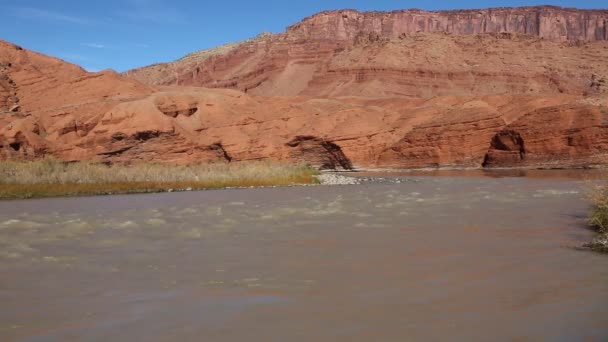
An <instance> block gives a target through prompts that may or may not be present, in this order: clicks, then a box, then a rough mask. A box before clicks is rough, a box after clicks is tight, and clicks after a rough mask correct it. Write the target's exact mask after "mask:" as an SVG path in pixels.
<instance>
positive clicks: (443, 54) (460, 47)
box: [124, 7, 608, 98]
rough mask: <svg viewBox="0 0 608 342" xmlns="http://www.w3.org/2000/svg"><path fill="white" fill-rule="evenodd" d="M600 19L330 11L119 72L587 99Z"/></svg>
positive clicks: (601, 72) (601, 44)
mask: <svg viewBox="0 0 608 342" xmlns="http://www.w3.org/2000/svg"><path fill="white" fill-rule="evenodd" d="M607 21H608V11H607V10H573V9H562V8H557V7H526V8H505V9H488V10H467V11H442V12H425V11H418V10H408V11H395V12H357V11H353V10H343V11H331V12H323V13H320V14H317V15H314V16H312V17H310V18H307V19H304V20H303V21H302V22H300V23H298V24H296V25H294V26H291V27H289V28H288V29H287V31H286V32H285V33H281V34H274V35H273V34H265V35H261V36H259V37H256V38H254V39H251V40H248V41H245V42H241V43H238V44H230V45H227V46H224V47H221V48H216V49H212V50H204V51H199V52H196V53H193V54H191V55H188V56H186V57H184V58H183V59H180V60H178V61H175V62H171V63H161V64H156V65H153V66H149V67H144V68H140V69H136V70H131V71H128V72H126V73H124V75H125V76H127V77H131V78H134V79H136V80H139V81H141V82H143V83H146V84H153V85H193V86H203V87H210V88H229V89H238V90H241V91H244V92H247V93H251V94H255V95H263V96H296V95H308V96H315V97H335V96H367V97H395V96H404V97H425V98H430V97H433V96H438V95H439V96H441V95H465V94H474V95H481V96H483V95H491V94H503V93H510V94H512V93H518V94H527V93H535V94H561V93H566V94H578V95H587V94H594V93H598V92H601V91H605V85H600V84H599V83H598V82H597V81H598V80H602V79H603V80H606V79H608V65H607V63H605V61H606V59H607V58H608V40H607V37H606V22H607ZM592 84H593V85H592Z"/></svg>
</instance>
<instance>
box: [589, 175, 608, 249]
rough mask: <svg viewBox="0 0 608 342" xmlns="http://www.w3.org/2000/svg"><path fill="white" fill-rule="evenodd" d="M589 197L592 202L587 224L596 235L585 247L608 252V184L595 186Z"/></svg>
mask: <svg viewBox="0 0 608 342" xmlns="http://www.w3.org/2000/svg"><path fill="white" fill-rule="evenodd" d="M589 197H590V199H591V203H592V204H591V211H590V213H589V225H591V226H592V227H593V228H594V229H596V230H597V232H598V235H597V236H596V237H595V238H594V239H593V241H591V243H589V244H587V245H586V247H589V248H591V249H593V250H595V251H598V252H603V253H608V185H601V186H595V187H594V188H593V189H592V190H591V191H590V195H589Z"/></svg>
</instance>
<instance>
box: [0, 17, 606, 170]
mask: <svg viewBox="0 0 608 342" xmlns="http://www.w3.org/2000/svg"><path fill="white" fill-rule="evenodd" d="M533 14H535V15H533ZM605 17H606V11H577V10H567V9H559V8H546V7H542V8H524V9H500V10H484V11H458V12H422V11H400V12H391V13H359V12H355V11H338V12H326V13H321V14H319V15H316V16H313V17H311V18H307V19H305V20H304V21H303V22H302V23H300V24H297V25H295V26H292V27H291V28H289V29H288V31H287V32H286V33H284V34H280V35H262V36H259V37H257V38H255V39H252V40H249V41H246V42H242V43H237V44H231V45H227V46H223V47H220V48H217V49H214V50H211V51H203V52H197V53H194V54H192V55H189V56H187V57H185V58H184V59H182V60H180V61H177V62H174V63H170V64H160V65H156V66H152V67H148V68H143V69H139V70H137V71H132V72H129V73H127V76H129V77H124V76H121V75H118V74H116V73H114V72H112V71H104V72H100V73H87V72H86V71H84V70H83V69H81V68H80V67H77V66H74V65H71V64H68V63H65V62H63V61H61V60H58V59H55V58H52V57H48V56H44V55H41V54H38V53H34V52H31V51H28V50H25V49H22V48H20V47H18V46H15V45H13V44H10V43H6V42H2V41H0V160H1V159H8V158H21V159H28V158H39V157H41V156H44V155H49V154H51V155H55V156H57V157H60V158H62V159H65V160H98V161H104V162H133V161H138V160H147V161H160V162H172V163H194V162H208V161H226V162H237V161H243V160H258V159H268V158H270V159H275V160H288V161H297V160H305V161H307V162H309V163H311V164H313V165H314V166H317V167H320V168H331V169H350V168H368V169H370V168H421V167H579V166H590V165H607V164H608V84H607V82H608V63H606V61H607V60H608V45H607V44H608V43H607V42H606V41H604V40H601V39H600V38H601V37H600V35H599V34H597V35H594V36H593V37H595V38H594V39H591V38H590V37H591V36H589V32H590V27H596V28H600V29H602V30H603V29H604V28H605V24H603V21H602V20H604V19H602V18H605ZM421 18H422V19H421ZM423 19H424V20H423ZM480 20H481V21H480ZM421 22H424V23H429V24H428V25H426V24H425V25H426V26H424V25H422V24H420V23H421ZM499 22H502V23H503V24H504V25H506V26H505V27H507V28H508V29H512V30H513V31H515V32H501V33H491V32H492V31H496V30H499V29H496V27H497V26H496V25H495V24H496V23H499ZM408 23H410V24H411V23H415V25H414V24H411V25H414V26H411V25H410V24H408ZM430 23H432V25H431V24H430ZM480 23H485V24H483V25H482V24H480ZM518 23H519V24H518ZM534 23H540V24H539V25H536V26H535V25H534ZM564 23H566V24H565V25H566V26H564V27H565V28H564V27H562V28H560V27H561V26H559V25H561V24H564ZM408 25H409V26H408ZM442 25H443V26H442ZM446 25H447V26H446ZM479 25H481V26H479ZM484 25H485V26H484ZM594 25H595V26H594ZM602 25H604V26H602ZM416 27H418V28H420V29H416V30H414V28H416ZM421 27H422V28H421ZM441 27H443V28H445V27H448V28H449V29H446V31H450V32H453V33H455V34H447V33H440V32H413V31H435V29H436V28H437V29H438V28H441ZM534 27H536V29H535V30H536V31H534V30H533V28H534ZM397 28H399V29H397ZM482 28H483V30H482V31H478V30H481V29H482ZM500 30H502V29H500ZM500 30H499V31H500ZM521 30H524V32H523V33H526V34H522V32H520V31H521ZM600 31H601V30H600ZM479 32H482V34H476V33H479ZM483 32H486V33H483ZM596 32H599V31H596ZM602 32H605V31H602ZM582 35H584V36H582ZM543 38H544V39H543ZM578 39H586V40H587V41H581V40H578ZM141 81H143V82H141ZM145 84H147V85H145ZM200 85H203V86H206V88H203V87H198V86H200ZM213 88H215V89H213ZM221 88H230V89H221ZM271 95H273V96H271ZM275 95H282V96H275Z"/></svg>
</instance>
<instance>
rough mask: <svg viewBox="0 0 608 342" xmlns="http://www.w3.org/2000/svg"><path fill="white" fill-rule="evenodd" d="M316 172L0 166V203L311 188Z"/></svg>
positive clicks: (45, 163) (265, 165)
mask: <svg viewBox="0 0 608 342" xmlns="http://www.w3.org/2000/svg"><path fill="white" fill-rule="evenodd" d="M315 174H316V170H314V169H312V168H310V167H309V166H308V165H305V164H281V163H276V162H270V161H255V162H241V163H211V164H197V165H188V166H185V165H168V164H154V163H134V164H132V165H112V166H108V165H105V164H100V163H93V162H78V163H64V162H62V161H59V160H57V159H54V158H46V159H43V160H39V161H32V162H21V161H2V162H0V198H32V197H52V196H73V195H97V194H124V193H142V192H162V191H168V190H171V189H173V190H184V189H192V190H196V189H219V188H226V187H252V186H275V185H276V186H284V185H292V184H312V183H316V182H317V180H316V178H315V177H314V175H315Z"/></svg>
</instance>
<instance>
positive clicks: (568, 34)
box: [287, 6, 608, 41]
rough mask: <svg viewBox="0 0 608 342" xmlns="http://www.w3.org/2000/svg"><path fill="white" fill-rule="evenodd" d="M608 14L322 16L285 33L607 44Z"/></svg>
mask: <svg viewBox="0 0 608 342" xmlns="http://www.w3.org/2000/svg"><path fill="white" fill-rule="evenodd" d="M607 27H608V10H578V9H568V8H560V7H553V6H539V7H520V8H493V9H482V10H458V11H437V12H428V11H421V10H406V11H394V12H358V11H354V10H344V11H330V12H323V13H319V14H317V15H314V16H312V17H309V18H306V19H304V20H303V21H302V22H301V23H298V24H296V25H293V26H291V27H289V28H288V30H287V33H288V35H290V36H291V37H295V38H299V39H313V40H324V39H327V40H345V41H354V40H356V39H358V38H359V37H361V36H369V35H370V34H373V35H376V36H378V37H382V38H397V37H399V36H400V35H402V34H407V33H416V32H447V33H452V34H456V35H475V34H480V33H498V32H513V33H522V34H527V35H532V36H537V37H540V38H545V39H550V40H557V41H566V40H587V41H595V40H608V29H607Z"/></svg>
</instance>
